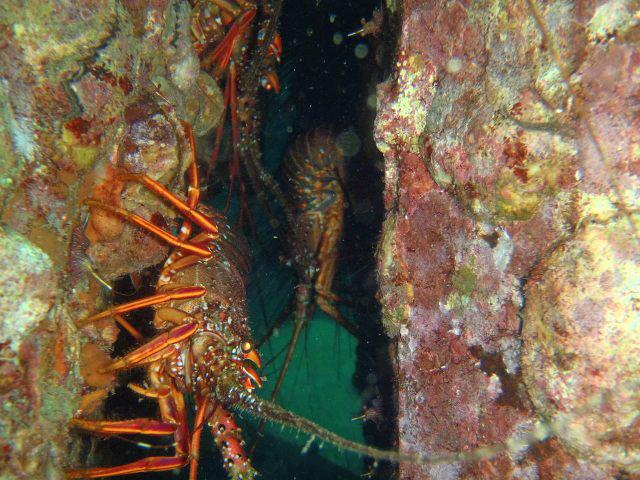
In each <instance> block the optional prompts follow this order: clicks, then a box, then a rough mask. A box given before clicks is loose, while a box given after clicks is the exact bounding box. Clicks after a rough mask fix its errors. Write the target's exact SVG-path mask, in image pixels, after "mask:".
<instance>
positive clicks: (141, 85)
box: [0, 0, 224, 479]
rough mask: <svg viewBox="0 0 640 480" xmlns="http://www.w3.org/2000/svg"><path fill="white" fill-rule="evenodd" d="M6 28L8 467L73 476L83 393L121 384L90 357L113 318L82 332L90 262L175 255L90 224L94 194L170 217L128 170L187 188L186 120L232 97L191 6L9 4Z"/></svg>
mask: <svg viewBox="0 0 640 480" xmlns="http://www.w3.org/2000/svg"><path fill="white" fill-rule="evenodd" d="M0 30H1V31H2V37H1V38H2V40H0V42H1V43H2V47H1V48H0V115H1V120H0V174H1V178H0V200H1V201H2V203H0V205H1V211H0V214H1V225H0V226H1V230H0V252H1V254H2V255H1V258H0V263H1V264H2V267H3V274H2V280H1V281H0V286H1V287H2V289H1V292H0V314H1V315H2V319H1V320H0V349H1V351H2V355H1V357H0V373H1V374H2V375H1V376H2V377H3V378H2V380H1V382H0V418H1V420H0V472H2V473H1V475H0V476H2V478H3V479H14V478H16V479H17V478H48V479H62V478H64V474H63V472H62V469H63V468H64V467H65V466H69V465H72V464H73V463H74V462H75V461H76V459H75V456H76V455H77V452H76V449H74V448H72V449H71V455H69V445H73V442H74V440H73V439H74V438H75V437H73V436H72V435H70V434H69V432H68V428H67V423H68V420H69V419H70V418H71V416H72V415H73V414H74V413H75V411H76V410H77V409H78V408H79V406H80V398H81V393H83V392H85V391H86V390H85V387H86V386H87V384H91V385H92V386H94V387H96V386H102V387H104V386H106V385H108V383H109V380H110V379H109V378H106V379H105V378H94V377H95V374H96V372H95V371H94V370H95V369H94V370H92V369H90V368H89V369H88V368H87V367H88V366H89V365H86V364H81V362H80V359H81V358H83V359H89V360H87V361H88V362H89V363H95V360H96V359H101V358H102V359H103V357H104V356H105V353H104V352H107V351H108V349H109V348H110V347H111V344H112V343H113V341H114V339H115V336H116V334H117V330H116V327H115V324H114V322H113V321H112V320H109V321H105V322H102V323H101V324H100V325H95V326H91V327H89V328H86V329H84V330H83V331H78V330H77V329H76V327H75V326H74V321H75V320H77V319H79V318H82V317H83V316H86V315H87V313H88V312H90V311H91V312H93V311H96V310H97V309H99V308H101V307H102V306H103V305H102V302H103V300H102V298H103V295H102V293H101V289H102V287H101V285H100V283H99V282H98V280H97V279H96V278H94V277H93V276H92V275H91V272H90V270H91V269H94V270H95V271H98V272H100V273H101V274H102V276H103V277H105V278H106V279H107V280H109V279H112V278H115V277H117V276H119V275H122V274H124V273H130V272H135V271H138V270H140V269H142V268H145V267H148V266H149V265H153V264H156V263H158V262H159V261H161V260H162V259H164V258H165V256H166V252H167V251H168V248H167V246H166V245H163V244H161V243H160V242H158V241H156V240H155V239H152V238H150V237H149V236H147V235H142V234H140V232H139V231H137V230H136V229H135V228H134V227H132V226H131V225H128V224H127V223H126V222H122V221H121V220H120V219H118V218H115V217H113V216H109V215H104V214H101V213H100V212H97V213H95V214H93V215H91V217H90V218H87V209H86V207H84V206H83V205H84V202H85V200H87V199H88V198H96V199H99V200H103V201H107V200H110V199H115V198H117V200H118V202H122V203H121V206H123V207H125V208H127V209H129V210H133V211H136V212H137V213H139V214H141V215H147V214H149V213H150V212H156V211H158V212H160V214H161V215H162V217H163V218H158V219H157V221H158V222H162V221H163V222H166V223H167V224H172V222H173V221H174V218H175V213H174V212H173V211H172V210H170V209H169V208H167V207H166V206H165V205H164V203H163V202H161V201H160V200H158V198H157V197H155V196H153V195H150V194H148V193H147V192H143V190H142V189H141V188H140V186H137V185H124V183H123V182H119V181H118V180H117V178H116V174H117V171H118V170H119V169H122V168H126V169H128V170H129V171H132V172H138V173H143V172H144V173H147V174H148V175H150V176H151V177H153V178H155V179H159V180H161V181H162V182H165V183H167V184H169V185H172V187H174V188H179V187H180V186H181V182H182V173H183V172H184V170H185V169H186V167H187V165H188V161H187V160H188V159H183V158H182V157H181V155H180V153H181V152H182V151H185V150H187V151H188V140H187V139H185V138H184V134H185V132H184V129H183V128H182V126H181V124H180V123H179V122H178V117H179V118H181V119H185V120H188V121H189V122H191V123H192V124H193V125H194V127H195V130H196V133H203V132H206V131H209V130H211V128H213V127H215V126H216V124H217V122H218V120H219V117H220V115H221V112H222V107H223V103H224V102H223V100H222V94H221V92H220V90H219V88H218V86H217V84H216V82H215V81H214V80H213V79H212V78H210V77H208V76H207V75H204V74H202V73H201V72H200V68H199V62H198V59H197V57H196V55H195V52H194V51H193V49H192V46H191V39H190V32H189V9H188V6H187V5H178V4H174V3H173V2H170V1H165V0H159V1H153V2H138V1H135V0H123V1H115V0H88V1H82V2H70V1H66V0H46V1H36V0H34V1H27V2H17V1H8V2H2V5H0ZM116 145H118V146H119V151H118V152H117V155H116V154H114V147H115V146H116ZM85 225H86V227H87V228H86V229H85ZM85 233H86V235H85ZM89 265H92V267H91V268H90V267H89ZM89 339H91V343H87V342H88V341H89ZM103 361H104V360H103ZM85 363H86V361H85ZM81 372H82V373H83V374H85V378H82V375H81ZM87 375H89V376H91V378H87Z"/></svg>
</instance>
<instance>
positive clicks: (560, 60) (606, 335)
mask: <svg viewBox="0 0 640 480" xmlns="http://www.w3.org/2000/svg"><path fill="white" fill-rule="evenodd" d="M387 3H388V4H387V7H388V10H389V11H390V12H394V11H395V14H396V15H398V16H399V17H400V21H401V24H402V29H401V32H399V40H398V50H397V63H396V65H395V68H394V73H393V75H392V76H391V78H390V79H389V80H387V81H386V82H385V83H383V84H381V85H380V86H379V89H378V115H377V119H376V132H375V136H376V141H377V144H378V148H379V149H380V150H381V151H382V152H383V154H384V156H385V180H386V186H385V203H386V210H387V217H386V220H385V225H384V232H383V236H382V240H381V245H380V251H379V277H380V283H381V300H382V303H383V309H384V323H385V328H386V330H387V333H388V334H389V335H390V336H391V337H393V338H394V339H395V345H396V348H395V352H394V355H395V359H396V367H397V378H398V397H399V398H398V403H399V404H398V411H399V419H398V431H399V438H400V448H401V449H405V450H411V451H415V450H417V451H423V452H425V453H433V454H449V453H454V452H471V451H473V450H474V449H477V448H478V447H482V446H487V445H496V444H497V445H501V444H502V442H506V441H508V440H511V443H509V444H508V445H507V446H505V447H504V448H501V447H498V448H497V449H496V451H494V452H486V454H485V455H483V458H482V459H481V460H480V461H476V462H471V463H468V462H448V463H446V462H445V463H441V464H437V465H431V466H422V467H421V466H415V465H402V466H401V469H400V472H401V473H400V478H402V479H407V480H408V479H412V480H418V479H439V480H444V479H471V478H487V479H489V478H527V479H538V478H540V479H551V478H554V479H555V478H563V479H587V478H589V479H604V478H638V474H639V472H640V437H639V436H638V433H639V432H640V415H639V413H638V412H639V408H638V407H639V405H640V396H639V394H638V391H639V390H638V383H640V378H639V372H640V347H639V345H640V342H639V340H640V330H639V328H640V327H639V325H640V322H639V320H640V318H639V316H638V309H637V298H638V297H637V296H638V291H640V290H639V289H638V284H639V283H640V277H639V276H638V274H637V271H638V255H639V254H640V245H639V240H638V238H639V237H638V227H639V225H640V223H639V220H640V217H639V216H638V212H637V208H638V202H639V201H640V197H639V196H638V187H639V186H640V182H639V178H638V174H639V170H638V165H640V163H639V162H640V143H639V141H640V129H639V128H638V127H639V126H640V116H639V111H640V110H639V108H640V97H639V96H638V92H639V91H640V90H639V88H640V73H639V72H640V49H639V48H638V42H639V40H640V26H639V23H640V15H639V14H638V11H639V6H640V4H639V3H638V2H635V1H623V0H620V1H615V0H612V1H609V2H604V1H574V2H568V1H550V2H540V1H538V0H528V1H514V2H494V1H481V2H465V1H454V2H445V1H438V0H437V1H428V2H427V1H423V0H405V1H403V2H387ZM515 439H521V441H522V443H518V442H516V441H515ZM523 445H524V446H523ZM625 475H626V476H625Z"/></svg>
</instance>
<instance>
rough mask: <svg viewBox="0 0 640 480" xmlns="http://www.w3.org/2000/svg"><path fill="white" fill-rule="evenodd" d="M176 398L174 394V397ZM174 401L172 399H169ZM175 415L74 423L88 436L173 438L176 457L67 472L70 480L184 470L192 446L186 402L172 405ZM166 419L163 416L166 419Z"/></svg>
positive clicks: (146, 459)
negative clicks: (159, 419) (186, 432)
mask: <svg viewBox="0 0 640 480" xmlns="http://www.w3.org/2000/svg"><path fill="white" fill-rule="evenodd" d="M174 394H175V393H174ZM169 400H171V399H169ZM172 405H173V407H174V408H173V413H174V415H172V416H171V417H170V418H163V421H157V420H153V419H149V418H135V419H131V420H124V421H89V420H82V419H75V420H72V421H71V425H72V426H74V427H76V428H79V429H82V430H86V431H89V432H93V433H97V434H102V435H107V436H109V435H123V434H142V435H154V436H164V435H173V436H174V439H175V441H176V442H175V450H176V451H175V455H174V456H161V457H145V458H142V459H140V460H136V461H134V462H131V463H127V464H124V465H118V466H115V467H93V468H85V469H74V470H69V471H67V472H66V475H67V478H71V479H77V478H104V477H115V476H119V475H130V474H134V473H143V472H161V471H166V470H174V469H176V468H182V467H185V466H186V465H187V464H188V463H189V456H190V455H189V453H190V452H189V442H188V440H187V438H188V437H187V436H185V435H184V430H185V429H186V428H187V427H186V425H187V415H186V409H185V406H184V401H182V402H180V401H178V402H175V401H173V402H172ZM163 417H164V415H163Z"/></svg>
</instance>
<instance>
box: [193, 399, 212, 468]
mask: <svg viewBox="0 0 640 480" xmlns="http://www.w3.org/2000/svg"><path fill="white" fill-rule="evenodd" d="M211 413H212V412H211V403H210V400H209V399H208V398H207V397H206V396H205V397H201V398H199V399H198V400H197V402H196V419H195V423H194V427H193V433H192V435H191V455H190V456H191V463H190V465H189V480H197V478H198V461H199V459H200V438H201V435H202V429H203V428H204V426H205V424H206V422H207V418H208V417H209V416H211Z"/></svg>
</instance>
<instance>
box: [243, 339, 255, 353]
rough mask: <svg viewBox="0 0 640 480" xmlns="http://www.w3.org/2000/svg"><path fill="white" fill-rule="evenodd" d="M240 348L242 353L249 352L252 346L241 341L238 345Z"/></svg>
mask: <svg viewBox="0 0 640 480" xmlns="http://www.w3.org/2000/svg"><path fill="white" fill-rule="evenodd" d="M240 348H241V349H242V352H243V353H249V352H250V351H251V350H253V347H252V346H251V343H249V342H242V344H241V345H240Z"/></svg>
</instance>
